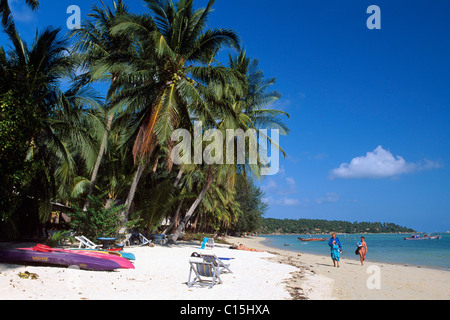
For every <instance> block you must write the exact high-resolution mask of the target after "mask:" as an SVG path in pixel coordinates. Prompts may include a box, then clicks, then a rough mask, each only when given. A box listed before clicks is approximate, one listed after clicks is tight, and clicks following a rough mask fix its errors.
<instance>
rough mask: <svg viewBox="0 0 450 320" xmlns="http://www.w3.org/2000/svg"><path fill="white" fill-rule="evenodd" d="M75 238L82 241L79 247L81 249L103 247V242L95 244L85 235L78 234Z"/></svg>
mask: <svg viewBox="0 0 450 320" xmlns="http://www.w3.org/2000/svg"><path fill="white" fill-rule="evenodd" d="M75 239H77V240H78V241H80V246H79V247H78V248H79V249H81V248H89V249H97V248H101V247H103V245H102V244H95V243H94V242H92V241H91V240H89V239H88V238H86V237H85V236H76V237H75Z"/></svg>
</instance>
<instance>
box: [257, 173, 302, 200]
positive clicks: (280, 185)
mask: <svg viewBox="0 0 450 320" xmlns="http://www.w3.org/2000/svg"><path fill="white" fill-rule="evenodd" d="M262 189H263V190H264V192H265V193H266V194H270V195H279V196H289V195H293V194H296V193H298V191H297V184H296V182H295V180H294V178H291V177H287V178H284V179H282V180H281V181H280V180H279V181H275V180H274V179H273V178H268V179H267V180H266V181H265V183H264V184H263V185H262Z"/></svg>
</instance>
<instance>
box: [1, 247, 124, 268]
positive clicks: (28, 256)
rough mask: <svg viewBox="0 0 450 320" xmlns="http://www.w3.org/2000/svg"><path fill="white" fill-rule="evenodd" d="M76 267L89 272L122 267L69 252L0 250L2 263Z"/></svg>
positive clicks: (114, 262) (110, 261) (111, 262)
mask: <svg viewBox="0 0 450 320" xmlns="http://www.w3.org/2000/svg"><path fill="white" fill-rule="evenodd" d="M1 262H2V263H10V264H27V265H43V266H50V267H66V268H67V267H76V268H80V269H82V270H89V271H114V270H116V269H119V268H120V265H119V264H118V263H117V262H116V261H113V260H107V259H103V258H98V257H92V256H87V255H83V254H76V253H67V252H39V251H34V250H20V249H0V263H1Z"/></svg>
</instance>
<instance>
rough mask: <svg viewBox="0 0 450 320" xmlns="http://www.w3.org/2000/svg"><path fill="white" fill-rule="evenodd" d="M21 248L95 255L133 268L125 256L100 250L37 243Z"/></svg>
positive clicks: (122, 266)
mask: <svg viewBox="0 0 450 320" xmlns="http://www.w3.org/2000/svg"><path fill="white" fill-rule="evenodd" d="M22 250H34V251H39V252H65V253H73V254H84V255H86V256H90V257H97V258H102V259H107V260H112V261H115V262H117V263H118V264H119V265H120V267H121V268H122V269H134V264H132V263H131V262H130V261H128V260H127V259H125V258H122V257H120V256H116V255H112V254H108V253H102V252H96V251H72V250H64V249H55V248H51V247H49V246H46V245H43V244H38V245H36V246H34V247H33V248H23V249H22Z"/></svg>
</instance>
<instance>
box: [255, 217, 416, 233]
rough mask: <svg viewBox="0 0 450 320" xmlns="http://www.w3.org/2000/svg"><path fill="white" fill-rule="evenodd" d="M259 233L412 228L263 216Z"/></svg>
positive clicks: (385, 230) (390, 231)
mask: <svg viewBox="0 0 450 320" xmlns="http://www.w3.org/2000/svg"><path fill="white" fill-rule="evenodd" d="M258 231H259V232H260V233H265V234H273V233H291V234H330V233H331V232H337V233H350V234H351V233H412V232H415V231H414V230H413V229H411V228H408V227H404V226H399V225H396V224H394V223H387V222H357V221H356V222H348V221H328V220H320V219H298V220H294V219H273V218H265V219H263V221H262V226H261V228H260V229H259V230H258Z"/></svg>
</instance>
